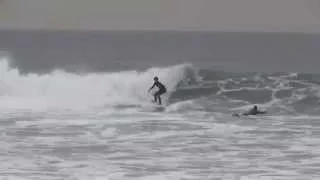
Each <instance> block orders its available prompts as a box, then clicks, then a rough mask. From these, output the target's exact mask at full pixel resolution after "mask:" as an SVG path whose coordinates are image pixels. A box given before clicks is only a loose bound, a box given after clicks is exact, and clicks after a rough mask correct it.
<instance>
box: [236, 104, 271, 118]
mask: <svg viewBox="0 0 320 180" xmlns="http://www.w3.org/2000/svg"><path fill="white" fill-rule="evenodd" d="M265 113H266V111H259V110H258V106H253V108H252V109H250V110H249V111H248V112H245V113H242V115H244V116H249V115H258V114H265ZM233 116H240V114H233Z"/></svg>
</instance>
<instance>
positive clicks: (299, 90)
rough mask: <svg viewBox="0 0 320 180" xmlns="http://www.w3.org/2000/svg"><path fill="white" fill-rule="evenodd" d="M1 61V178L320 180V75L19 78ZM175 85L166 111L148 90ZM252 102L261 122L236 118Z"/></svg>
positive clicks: (201, 72) (186, 67)
mask: <svg viewBox="0 0 320 180" xmlns="http://www.w3.org/2000/svg"><path fill="white" fill-rule="evenodd" d="M9 64H10V59H9V58H8V57H2V58H1V60H0V129H1V134H0V143H1V148H0V161H1V166H0V167H1V169H0V178H1V179H41V180H43V179H50V180H51V179H52V180H56V179H57V180H58V179H59V180H60V179H70V180H78V179H79V180H82V179H83V180H85V179H97V180H98V179H99V180H100V179H107V180H126V179H128V180H129V179H130V180H135V179H137V180H140V179H143V180H144V179H145V180H153V179H154V180H167V179H168V180H169V179H172V180H176V179H199V180H203V179H214V180H216V179H223V180H260V179H261V180H269V179H270V180H271V179H272V180H274V179H277V180H308V179H312V180H313V179H319V178H320V150H319V149H320V108H319V107H320V106H319V105H320V75H317V74H301V73H270V74H267V73H234V72H223V71H217V70H212V69H205V68H200V67H196V66H195V65H193V64H177V65H174V66H167V67H152V68H148V69H145V70H135V69H132V70H129V71H121V72H100V73H92V72H88V73H83V72H82V73H71V72H67V71H64V70H61V69H56V70H54V71H52V72H48V73H46V74H36V73H29V74H23V73H20V71H19V69H18V68H12V67H11V66H10V65H9ZM154 76H158V77H159V79H160V81H161V82H163V83H164V84H165V85H166V86H167V88H168V93H167V94H165V95H164V97H163V98H164V104H165V108H164V109H163V110H161V111H157V110H155V108H154V104H153V103H152V102H151V100H152V95H151V94H150V93H148V91H147V90H148V88H149V87H150V86H151V85H152V83H153V82H152V79H153V77H154ZM253 105H258V106H259V108H261V109H263V110H267V112H268V113H267V114H266V115H263V116H257V117H254V116H240V117H233V116H232V114H233V113H241V112H244V111H246V110H248V109H249V108H251V107H252V106H253Z"/></svg>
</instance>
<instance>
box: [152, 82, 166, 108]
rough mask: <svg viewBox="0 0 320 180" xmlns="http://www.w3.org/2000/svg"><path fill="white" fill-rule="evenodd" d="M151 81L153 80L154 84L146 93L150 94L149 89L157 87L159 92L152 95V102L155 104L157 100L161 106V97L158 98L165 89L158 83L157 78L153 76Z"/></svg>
mask: <svg viewBox="0 0 320 180" xmlns="http://www.w3.org/2000/svg"><path fill="white" fill-rule="evenodd" d="M153 80H154V83H153V85H152V86H151V87H150V88H149V90H148V92H150V91H151V89H153V88H154V87H155V86H157V87H158V88H159V90H158V91H157V92H156V93H154V95H153V96H154V102H157V100H158V103H159V105H161V97H160V96H161V95H162V94H164V93H166V92H167V89H166V87H165V86H164V85H163V84H162V83H161V82H159V78H158V77H157V76H155V77H154V78H153Z"/></svg>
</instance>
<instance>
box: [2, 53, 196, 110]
mask: <svg viewBox="0 0 320 180" xmlns="http://www.w3.org/2000/svg"><path fill="white" fill-rule="evenodd" d="M8 61H9V60H8V59H7V58H3V59H2V60H0V74H1V78H0V83H1V86H0V95H1V96H2V99H1V102H0V108H1V109H5V108H7V109H33V110H48V109H87V108H92V107H101V106H106V105H112V106H114V105H121V104H125V105H133V104H138V105H141V104H143V103H150V99H151V98H152V96H151V94H148V92H147V90H148V88H149V87H150V86H151V85H152V83H153V77H154V76H159V79H160V81H161V82H163V83H164V84H165V85H166V87H167V89H168V93H167V94H166V96H168V95H169V94H170V92H173V91H175V89H176V87H177V85H178V84H179V83H181V82H182V81H184V80H189V79H190V78H194V77H193V76H195V71H194V70H193V67H192V65H190V64H181V65H176V66H171V67H165V68H151V69H148V70H146V71H143V72H138V71H122V72H113V73H102V74H95V73H91V74H86V75H76V74H72V73H67V72H64V71H60V70H56V71H54V72H52V73H50V74H45V75H37V74H27V75H21V74H20V73H19V70H18V69H11V68H10V67H9V65H8ZM164 101H166V98H164Z"/></svg>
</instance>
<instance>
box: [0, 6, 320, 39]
mask: <svg viewBox="0 0 320 180" xmlns="http://www.w3.org/2000/svg"><path fill="white" fill-rule="evenodd" d="M0 28H1V29H4V28H15V29H25V28H33V29H38V28H46V29H112V30H114V29H126V30H127V29H133V30H138V29H142V30H150V29H155V30H214V31H285V32H318V33H320V0H0Z"/></svg>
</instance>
